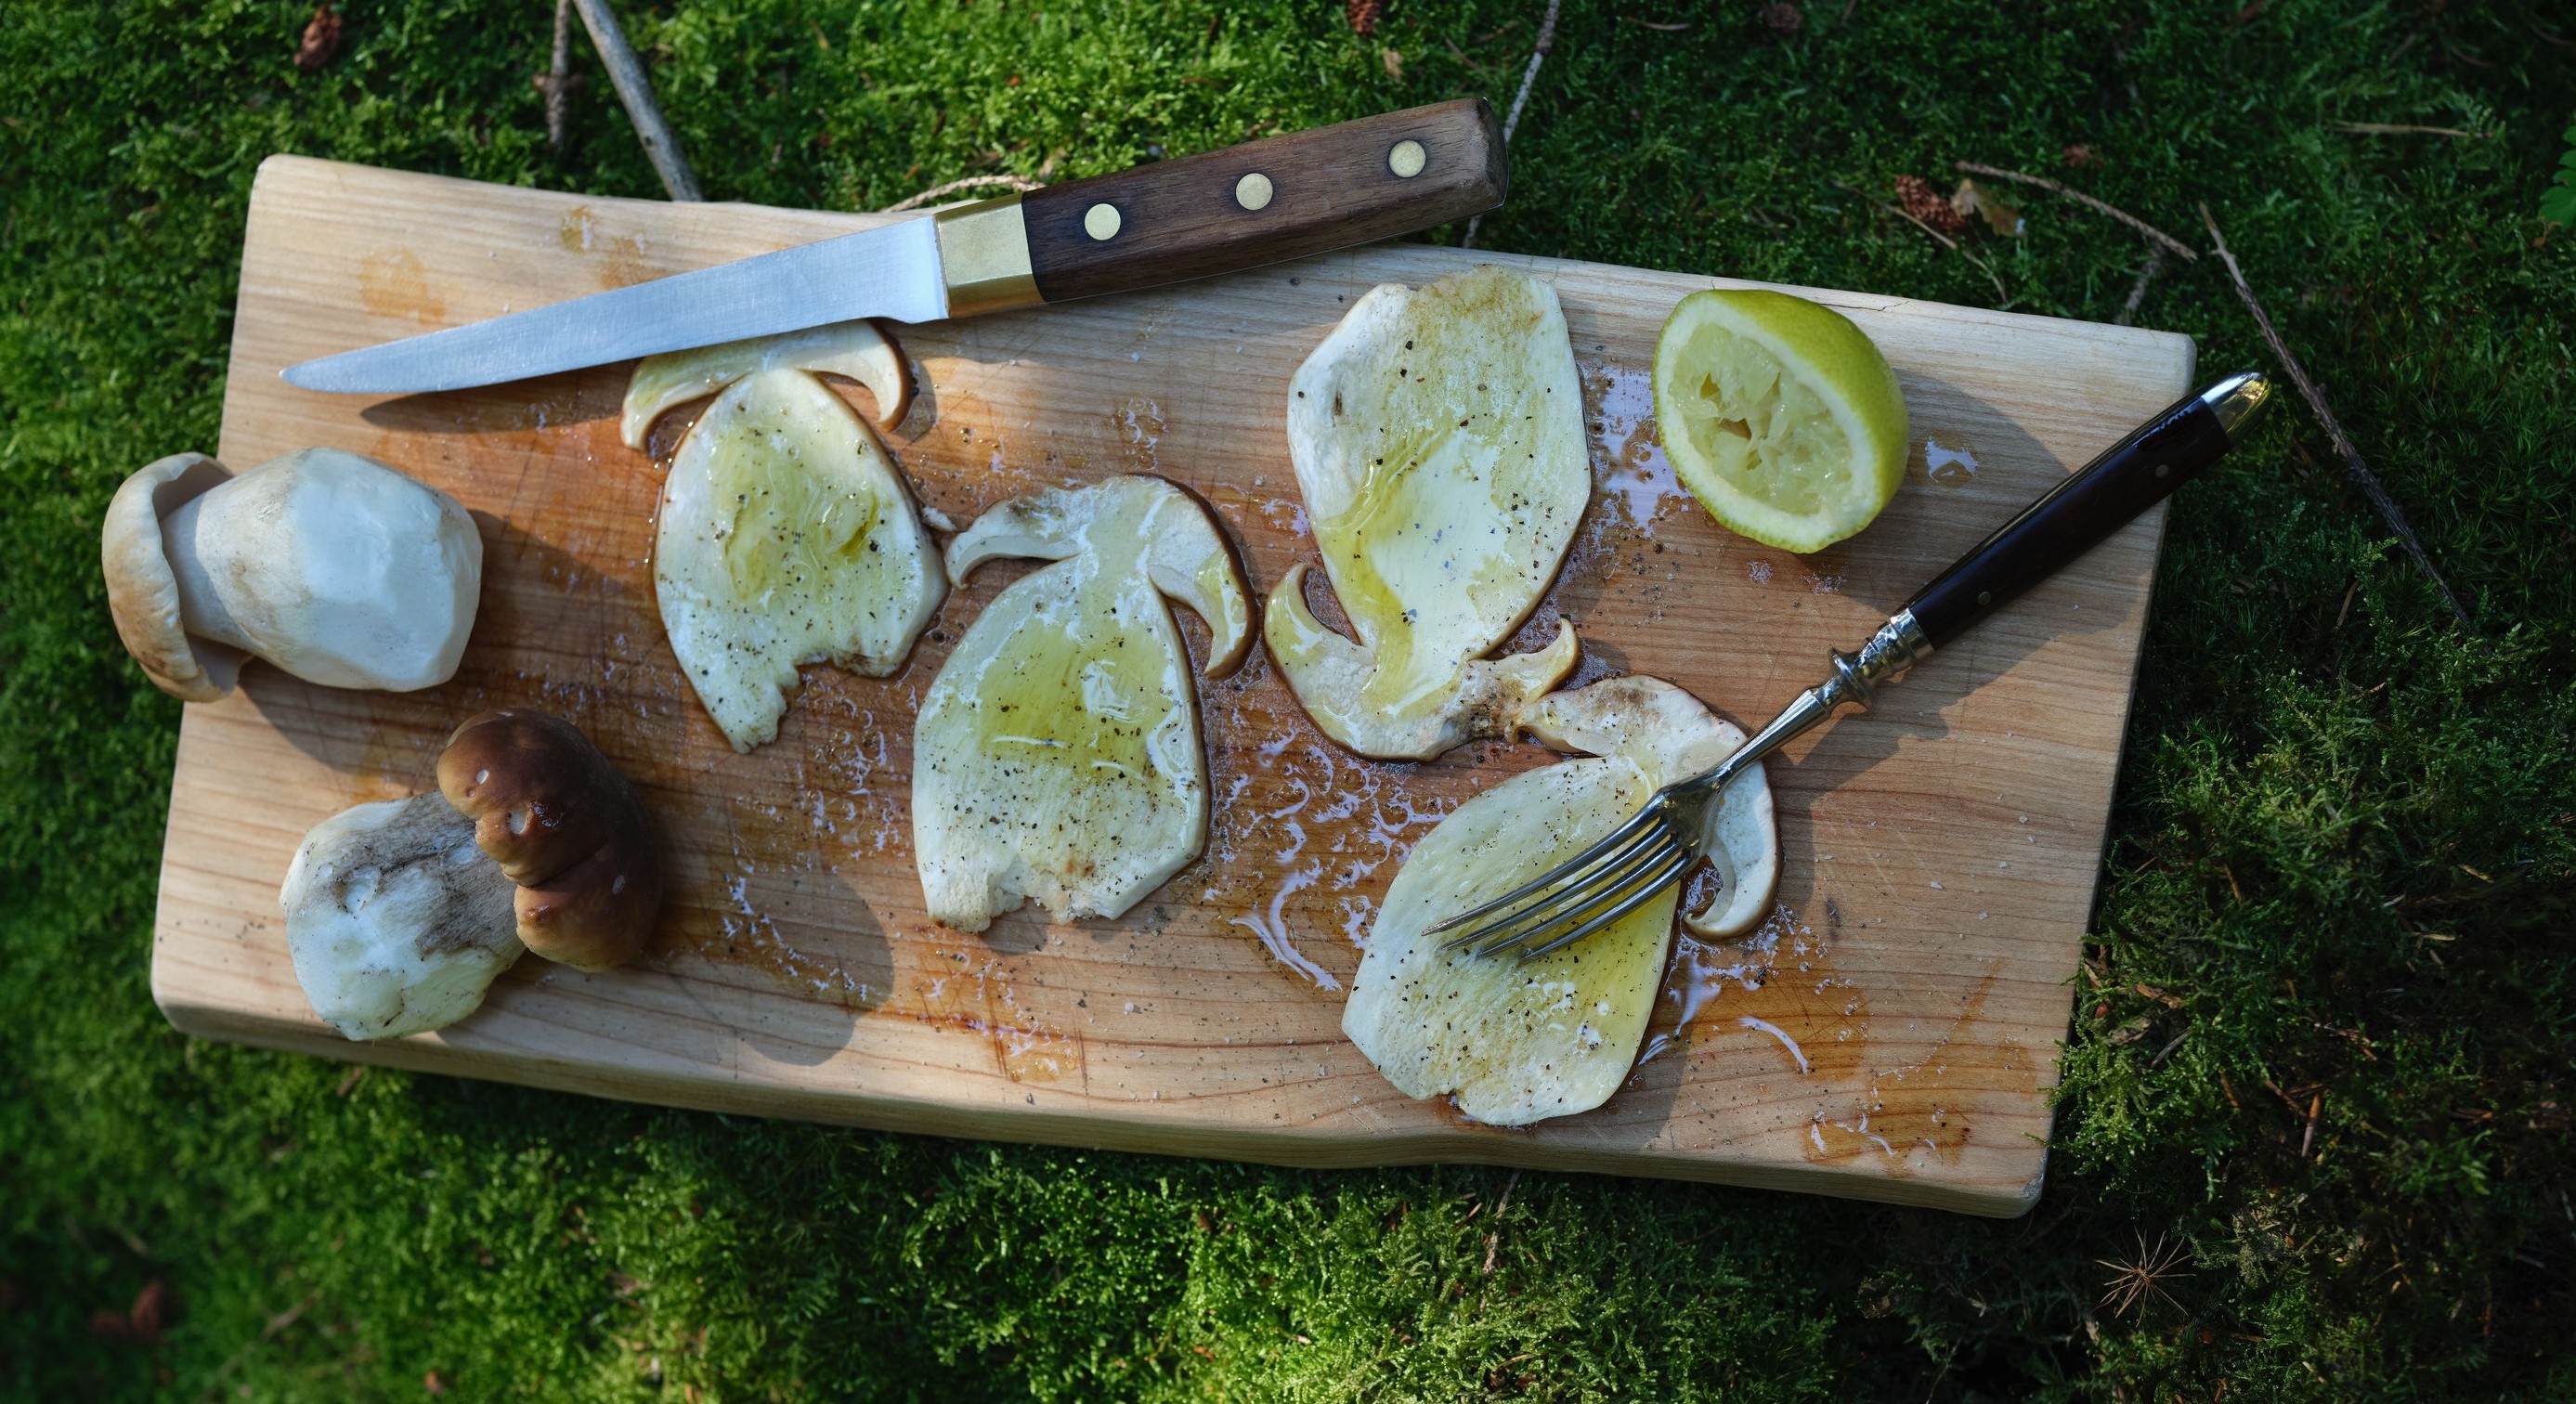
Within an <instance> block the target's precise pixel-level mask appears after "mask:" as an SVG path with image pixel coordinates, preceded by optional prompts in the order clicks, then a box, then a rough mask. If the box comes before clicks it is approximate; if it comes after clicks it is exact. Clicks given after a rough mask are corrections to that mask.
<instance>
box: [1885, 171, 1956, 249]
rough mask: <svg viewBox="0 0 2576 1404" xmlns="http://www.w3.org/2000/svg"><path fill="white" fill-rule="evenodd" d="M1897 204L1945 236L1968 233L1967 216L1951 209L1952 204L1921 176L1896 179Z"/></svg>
mask: <svg viewBox="0 0 2576 1404" xmlns="http://www.w3.org/2000/svg"><path fill="white" fill-rule="evenodd" d="M1896 202H1897V203H1898V204H1900V205H1902V206H1904V207H1905V212H1906V213H1907V214H1910V215H1912V216H1914V217H1915V218H1916V219H1919V220H1921V221H1923V223H1924V224H1926V225H1927V226H1929V227H1931V228H1933V229H1935V230H1938V231H1940V232H1941V233H1943V234H1953V235H1955V234H1965V233H1967V232H1968V220H1967V216H1965V215H1962V214H1960V213H1959V212H1958V211H1957V210H1955V209H1953V208H1951V206H1950V202H1949V201H1947V200H1944V199H1942V198H1941V192H1940V191H1937V190H1935V189H1933V188H1932V182H1930V181H1928V180H1925V179H1924V178H1923V177H1921V176H1910V175H1906V176H1898V177H1897V178H1896Z"/></svg>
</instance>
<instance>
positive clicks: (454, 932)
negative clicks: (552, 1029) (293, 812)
mask: <svg viewBox="0 0 2576 1404" xmlns="http://www.w3.org/2000/svg"><path fill="white" fill-rule="evenodd" d="M510 892H511V883H510V879H509V876H508V875H507V874H505V873H503V872H502V871H501V869H500V867H499V866H498V865H496V864H494V863H493V862H492V861H491V860H490V859H488V858H486V857H484V856H483V854H482V853H481V852H480V851H479V850H477V849H476V848H475V846H474V822H473V821H472V820H470V819H467V818H466V817H465V816H464V815H461V814H459V813H457V812H456V811H455V810H454V809H453V808H451V807H449V805H448V803H447V801H446V800H444V799H441V798H439V797H438V796H437V795H434V794H427V795H414V796H412V797H411V798H410V799H401V800H385V801H383V802H381V803H377V804H362V805H359V806H358V807H357V808H355V809H348V810H343V811H341V812H340V813H338V814H335V815H332V816H331V817H330V818H328V819H325V820H323V821H322V822H321V823H319V824H316V825H314V826H313V829H312V831H311V832H309V833H307V834H306V835H305V836H304V843H303V846H302V847H300V848H298V849H296V850H295V861H294V862H292V863H291V864H289V865H288V866H287V869H286V885H285V887H284V888H283V889H281V890H280V891H279V893H278V904H279V905H280V906H281V907H283V908H284V909H285V911H286V949H287V952H288V954H289V955H290V956H292V957H293V959H294V961H295V979H296V983H298V984H300V985H302V986H303V987H304V997H305V998H306V999H308V1000H310V1001H312V1004H313V1012H314V1013H316V1014H319V1015H321V1016H322V1021H323V1022H324V1023H326V1024H329V1025H330V1026H331V1027H333V1028H335V1029H338V1030H339V1031H340V1032H341V1033H342V1034H344V1035H346V1036H348V1037H350V1038H354V1039H379V1038H401V1037H403V1036H404V1035H406V1034H416V1033H427V1032H428V1031H430V1030H431V1029H440V1028H445V1027H446V1026H448V1025H449V1024H453V1023H455V1022H456V1021H457V1020H459V1019H462V1018H464V1017H465V1016H466V1015H468V1014H471V1013H473V1012H474V1011H475V1010H476V1009H478V1008H480V1007H481V1006H482V1003H483V991H484V990H485V988H486V987H488V986H489V985H490V984H491V983H492V981H493V979H494V978H496V977H497V976H499V975H500V973H501V972H502V971H504V970H507V969H509V968H510V963H511V962H512V961H515V960H517V959H518V958H519V952H520V950H521V949H522V947H521V946H520V944H519V938H518V936H517V934H516V932H515V930H514V928H515V927H516V925H517V921H516V919H515V918H513V917H512V915H511V913H510Z"/></svg>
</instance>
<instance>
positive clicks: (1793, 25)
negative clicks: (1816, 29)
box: [1762, 0, 1807, 39]
mask: <svg viewBox="0 0 2576 1404" xmlns="http://www.w3.org/2000/svg"><path fill="white" fill-rule="evenodd" d="M1762 27H1763V28H1765V29H1768V30H1770V31H1771V32H1772V33H1773V34H1776V35H1778V36H1780V37H1781V38H1783V39H1795V38H1797V37H1798V36H1799V35H1800V34H1801V33H1803V32H1805V30H1806V28H1807V12H1806V11H1804V10H1801V9H1799V8H1798V7H1797V6H1795V5H1792V4H1790V3H1789V0H1772V2H1771V3H1770V4H1768V5H1765V6H1763V7H1762Z"/></svg>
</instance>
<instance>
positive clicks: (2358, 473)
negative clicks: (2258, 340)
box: [2200, 203, 2473, 629]
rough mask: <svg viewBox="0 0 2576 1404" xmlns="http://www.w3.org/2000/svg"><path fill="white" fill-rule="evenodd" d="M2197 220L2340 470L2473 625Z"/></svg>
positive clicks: (2225, 253) (2214, 237)
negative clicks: (2321, 428)
mask: <svg viewBox="0 0 2576 1404" xmlns="http://www.w3.org/2000/svg"><path fill="white" fill-rule="evenodd" d="M2200 219H2201V222H2202V223H2203V224H2206V225H2208V226H2209V237H2210V240H2211V241H2212V242H2213V243H2214V244H2215V245H2216V246H2217V253H2218V259H2219V262H2221V263H2224V264H2226V265H2227V276H2228V277H2229V278H2231V279H2233V280H2234V281H2235V284H2236V296H2237V297H2238V298H2240V299H2242V300H2243V301H2244V303H2245V310H2246V311H2248V312H2251V313H2253V314H2254V325H2255V327H2256V329H2257V330H2259V331H2261V332H2262V333H2263V341H2264V344H2265V345H2267V346H2270V347H2271V348H2272V354H2273V355H2274V356H2276V357H2278V358H2280V362H2281V368H2282V369H2283V370H2286V371H2288V372H2289V373H2290V383H2291V384H2293V385H2296V386H2298V387H2299V396H2300V398H2302V399H2304V400H2306V401H2307V402H2308V409H2309V410H2310V411H2311V412H2312V413H2314V414H2315V415H2316V417H2317V422H2318V423H2320V424H2323V425H2324V426H2325V429H2326V437H2327V438H2328V439H2330V440H2332V441H2333V443H2334V448H2335V452H2337V453H2339V454H2342V455H2343V465H2344V469H2345V471H2346V472H2348V473H2350V474H2351V475H2352V480H2353V483H2354V484H2355V485H2356V486H2358V487H2359V488H2360V489H2361V494H2362V496H2364V497H2367V498H2369V499H2370V505H2371V506H2372V507H2374V508H2376V509H2378V512H2379V518H2380V520H2381V521H2384V522H2386V523H2387V524H2388V527H2389V529H2390V530H2391V531H2394V532H2396V533H2397V541H2398V544H2399V545H2401V546H2403V547H2405V548H2406V555H2407V557H2408V559H2410V560H2412V561H2414V563H2415V568H2416V569H2417V570H2420V571H2422V572H2423V573H2424V578H2425V579H2427V580H2430V581H2432V582H2433V588H2434V589H2436V590H2438V591H2440V592H2441V594H2442V602H2443V603H2444V604H2446V605H2449V606H2450V607H2451V617H2452V618H2453V619H2455V620H2457V621H2459V625H2460V627H2461V628H2463V629H2467V628H2471V627H2473V626H2471V625H2470V623H2469V612H2468V611H2467V610H2465V609H2463V608H2461V607H2460V597H2459V596H2457V595H2455V594H2452V593H2451V585H2450V582H2449V581H2446V580H2444V579H2443V578H2442V572H2440V571H2439V570H2436V569H2434V567H2433V558H2432V557H2431V556H2429V555H2427V554H2425V551H2424V543H2423V542H2421V541H2419V540H2417V539H2416V537H2415V528H2414V527H2412V526H2410V525H2408V524H2407V521H2406V513H2405V510H2404V509H2403V508H2400V507H2399V506H2398V505H2397V500H2396V499H2395V498H2392V497H2390V496H2389V495H2388V489H2387V488H2385V487H2382V486H2381V485H2380V482H2379V475H2378V474H2376V473H2373V472H2371V471H2370V465H2369V464H2368V463H2366V462H2364V461H2363V460H2362V457H2361V450H2359V449H2357V448H2354V447H2353V445H2352V436H2351V435H2348V434H2346V433H2344V431H2343V421H2341V420H2339V419H2337V418H2335V414H2334V411H2333V410H2332V409H2331V408H2329V407H2327V405H2326V397H2325V392H2324V391H2321V390H2319V389H2318V388H2317V383H2316V382H2315V381H2314V380H2311V379H2309V378H2308V369H2307V367H2305V366H2303V365H2301V364H2299V358H2298V357H2296V356H2293V355H2291V354H2290V347H2289V343H2287V342H2285V341H2283V340H2281V333H2280V332H2278V331H2276V330H2274V329H2273V326H2272V317H2271V314H2270V313H2268V312H2265V311H2264V310H2263V304H2262V302H2261V300H2260V299H2258V298H2256V297H2255V296H2254V289H2253V286H2252V285H2251V284H2249V283H2247V282H2246V281H2245V270H2244V269H2243V268H2242V267H2240V266H2238V264H2237V262H2236V254H2235V252H2234V251H2233V250H2231V249H2229V248H2228V247H2227V236H2226V235H2225V234H2222V233H2220V232H2219V229H2218V219H2217V217H2216V216H2215V215H2212V214H2211V213H2210V212H2209V206H2208V205H2207V204H2206V203H2204V204H2202V205H2201V207H2200Z"/></svg>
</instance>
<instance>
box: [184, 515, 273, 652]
mask: <svg viewBox="0 0 2576 1404" xmlns="http://www.w3.org/2000/svg"><path fill="white" fill-rule="evenodd" d="M205 505H206V499H205V498H203V497H192V498H189V499H188V500H187V501H186V502H183V503H181V504H179V509H178V510H177V511H175V512H172V513H171V514H170V515H169V516H166V517H163V518H162V519H161V554H162V555H163V557H165V558H166V559H167V560H168V561H169V562H170V573H171V575H173V576H175V577H176V578H177V580H178V583H179V623H180V625H181V627H183V628H185V629H186V630H187V631H188V632H189V633H191V634H193V635H195V636H196V637H198V638H200V639H210V640H212V641H214V642H216V643H221V644H230V645H232V646H233V647H234V648H237V649H240V650H241V651H243V652H244V653H250V652H255V651H256V647H257V646H256V645H255V644H253V642H252V641H251V637H250V635H248V634H247V633H244V632H243V631H242V627H241V623H240V621H238V620H236V619H234V618H233V612H232V610H231V609H230V608H228V607H227V606H226V605H225V603H224V591H223V587H222V586H221V585H219V584H217V583H216V581H215V577H214V575H213V573H212V572H210V571H208V570H207V569H206V562H205V560H204V558H203V557H201V556H200V555H199V554H198V552H197V520H198V516H199V513H200V509H202V508H203V507H204V506H205Z"/></svg>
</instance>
